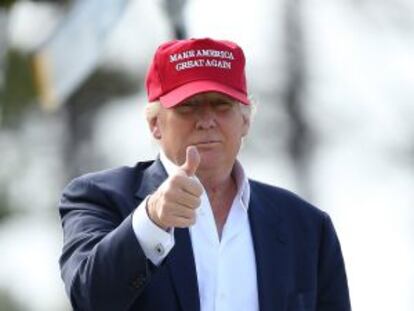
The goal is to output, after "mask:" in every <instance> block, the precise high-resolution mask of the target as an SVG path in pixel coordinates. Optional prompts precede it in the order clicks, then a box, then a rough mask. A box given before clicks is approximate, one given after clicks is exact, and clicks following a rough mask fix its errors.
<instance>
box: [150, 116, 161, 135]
mask: <svg viewBox="0 0 414 311" xmlns="http://www.w3.org/2000/svg"><path fill="white" fill-rule="evenodd" d="M148 124H149V128H150V130H151V134H152V136H153V137H154V138H155V139H161V129H160V126H159V119H158V116H155V117H153V118H152V119H151V120H150V121H149V122H148Z"/></svg>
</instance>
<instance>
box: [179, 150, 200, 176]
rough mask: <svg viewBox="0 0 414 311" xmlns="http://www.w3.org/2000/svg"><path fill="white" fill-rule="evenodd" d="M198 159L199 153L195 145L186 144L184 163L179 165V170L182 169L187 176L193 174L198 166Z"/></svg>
mask: <svg viewBox="0 0 414 311" xmlns="http://www.w3.org/2000/svg"><path fill="white" fill-rule="evenodd" d="M200 161H201V159H200V154H199V153H198V150H197V147H195V146H188V147H187V150H186V156H185V163H184V164H183V165H181V170H183V171H184V172H185V173H186V174H187V176H194V175H195V172H196V171H197V168H198V166H199V165H200Z"/></svg>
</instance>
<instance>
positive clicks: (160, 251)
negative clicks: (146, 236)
mask: <svg viewBox="0 0 414 311" xmlns="http://www.w3.org/2000/svg"><path fill="white" fill-rule="evenodd" d="M155 251H156V252H157V254H158V255H159V256H162V255H163V254H164V252H165V249H164V246H163V245H162V244H161V243H158V244H157V245H156V246H155Z"/></svg>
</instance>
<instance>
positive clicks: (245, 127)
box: [242, 114, 250, 137]
mask: <svg viewBox="0 0 414 311" xmlns="http://www.w3.org/2000/svg"><path fill="white" fill-rule="evenodd" d="M242 118H243V124H242V137H246V135H247V133H249V129H250V118H249V117H247V116H245V115H244V114H243V115H242Z"/></svg>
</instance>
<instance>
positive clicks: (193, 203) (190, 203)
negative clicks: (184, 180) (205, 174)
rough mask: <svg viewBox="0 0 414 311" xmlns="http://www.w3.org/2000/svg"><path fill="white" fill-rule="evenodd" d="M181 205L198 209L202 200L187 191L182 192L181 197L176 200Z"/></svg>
mask: <svg viewBox="0 0 414 311" xmlns="http://www.w3.org/2000/svg"><path fill="white" fill-rule="evenodd" d="M176 201H177V203H178V204H179V205H182V206H184V207H186V208H190V209H196V208H198V207H199V206H200V204H201V198H200V197H198V196H195V195H192V194H190V193H187V192H185V191H182V193H181V195H180V196H178V197H177V199H176Z"/></svg>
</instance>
